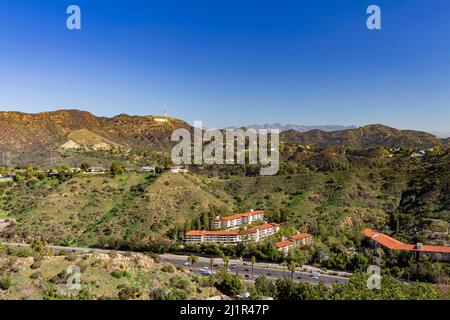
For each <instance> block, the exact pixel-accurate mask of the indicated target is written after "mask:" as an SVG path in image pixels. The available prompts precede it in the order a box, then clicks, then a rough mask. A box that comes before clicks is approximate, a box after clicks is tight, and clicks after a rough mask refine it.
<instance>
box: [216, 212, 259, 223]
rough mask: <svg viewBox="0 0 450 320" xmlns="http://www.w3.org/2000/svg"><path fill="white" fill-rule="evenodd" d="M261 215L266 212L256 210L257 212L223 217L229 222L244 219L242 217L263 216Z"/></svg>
mask: <svg viewBox="0 0 450 320" xmlns="http://www.w3.org/2000/svg"><path fill="white" fill-rule="evenodd" d="M261 213H264V211H262V210H255V211H250V212H245V213H240V214H234V215H232V216H228V217H223V218H222V219H223V220H225V221H228V220H234V219H239V218H242V217H249V216H253V215H256V214H261Z"/></svg>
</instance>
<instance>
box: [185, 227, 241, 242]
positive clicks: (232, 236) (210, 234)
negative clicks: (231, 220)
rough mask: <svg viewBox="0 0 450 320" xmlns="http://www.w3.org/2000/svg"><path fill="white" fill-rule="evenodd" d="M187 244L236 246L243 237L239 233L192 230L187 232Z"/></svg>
mask: <svg viewBox="0 0 450 320" xmlns="http://www.w3.org/2000/svg"><path fill="white" fill-rule="evenodd" d="M184 240H185V242H186V243H224V244H227V243H228V244H235V243H239V242H241V241H242V237H241V235H240V233H239V232H237V231H203V230H192V231H189V232H186V234H185V238H184Z"/></svg>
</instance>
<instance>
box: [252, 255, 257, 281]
mask: <svg viewBox="0 0 450 320" xmlns="http://www.w3.org/2000/svg"><path fill="white" fill-rule="evenodd" d="M255 263H256V257H255V256H252V279H253V274H254V269H255Z"/></svg>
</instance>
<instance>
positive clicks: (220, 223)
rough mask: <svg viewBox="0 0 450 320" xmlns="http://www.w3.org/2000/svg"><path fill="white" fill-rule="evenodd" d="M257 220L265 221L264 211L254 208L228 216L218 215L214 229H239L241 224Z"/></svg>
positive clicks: (214, 221) (214, 222)
mask: <svg viewBox="0 0 450 320" xmlns="http://www.w3.org/2000/svg"><path fill="white" fill-rule="evenodd" d="M256 221H264V211H262V210H252V211H250V212H246V213H240V214H235V215H232V216H227V217H217V218H215V219H214V220H213V227H214V229H216V230H218V229H237V228H239V227H240V226H241V225H246V224H251V223H253V222H256Z"/></svg>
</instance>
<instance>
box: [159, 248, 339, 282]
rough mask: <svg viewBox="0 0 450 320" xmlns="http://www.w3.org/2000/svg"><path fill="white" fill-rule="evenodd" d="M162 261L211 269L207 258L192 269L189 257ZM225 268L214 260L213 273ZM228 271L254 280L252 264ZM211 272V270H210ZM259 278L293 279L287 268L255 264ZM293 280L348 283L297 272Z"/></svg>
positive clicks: (238, 264) (196, 269) (237, 264)
mask: <svg viewBox="0 0 450 320" xmlns="http://www.w3.org/2000/svg"><path fill="white" fill-rule="evenodd" d="M160 257H161V260H162V261H165V262H170V263H172V264H174V265H175V266H179V267H185V268H189V269H190V270H192V271H193V272H196V273H200V269H201V268H204V269H206V268H208V269H210V268H211V266H210V259H209V258H205V257H199V262H198V264H196V265H195V266H193V267H192V268H190V267H189V266H188V265H187V258H188V256H182V255H175V254H162V255H160ZM221 266H223V261H222V259H221V258H214V266H213V270H212V272H215V271H216V270H217V269H218V268H220V267H221ZM228 266H229V267H228V270H229V272H230V273H234V274H236V273H237V274H238V275H240V276H242V277H244V278H245V279H246V280H249V281H251V280H252V266H251V263H250V262H245V261H244V262H241V261H239V260H230V262H229V263H228ZM210 271H211V270H210ZM258 276H265V277H266V278H268V279H271V280H277V279H280V278H289V279H290V277H291V274H290V272H288V271H287V270H286V268H284V267H282V266H280V265H278V264H267V263H259V262H257V263H255V266H254V268H253V277H254V278H257V277H258ZM293 280H295V281H297V282H304V283H310V284H319V283H321V282H322V283H323V284H324V285H326V286H332V285H333V284H334V283H345V282H347V281H348V278H346V277H341V276H335V275H328V274H321V275H320V279H313V278H312V277H311V273H309V272H302V271H296V272H295V273H294V277H293Z"/></svg>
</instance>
